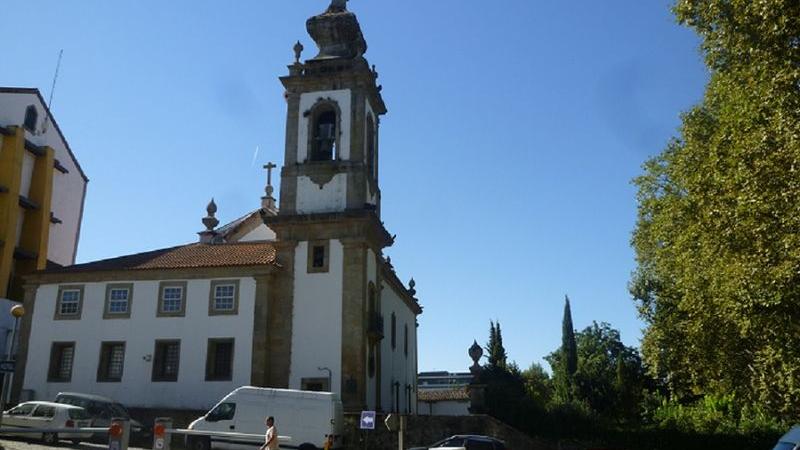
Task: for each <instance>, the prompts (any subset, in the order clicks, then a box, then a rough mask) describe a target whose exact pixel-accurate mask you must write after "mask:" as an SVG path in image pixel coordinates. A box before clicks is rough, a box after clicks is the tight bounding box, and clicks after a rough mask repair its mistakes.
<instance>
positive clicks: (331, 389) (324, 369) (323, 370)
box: [317, 367, 333, 392]
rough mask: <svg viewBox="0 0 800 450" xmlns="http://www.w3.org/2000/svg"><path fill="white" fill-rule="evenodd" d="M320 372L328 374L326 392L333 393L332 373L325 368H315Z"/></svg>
mask: <svg viewBox="0 0 800 450" xmlns="http://www.w3.org/2000/svg"><path fill="white" fill-rule="evenodd" d="M317 370H319V371H320V372H328V392H333V371H332V370H331V369H329V368H327V367H317Z"/></svg>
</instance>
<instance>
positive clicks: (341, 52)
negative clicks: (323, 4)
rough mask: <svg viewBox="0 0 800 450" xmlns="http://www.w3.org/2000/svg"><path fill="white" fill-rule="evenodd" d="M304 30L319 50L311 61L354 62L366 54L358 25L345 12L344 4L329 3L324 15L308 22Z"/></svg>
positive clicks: (339, 0)
mask: <svg viewBox="0 0 800 450" xmlns="http://www.w3.org/2000/svg"><path fill="white" fill-rule="evenodd" d="M306 29H307V30H308V34H309V35H310V36H311V38H312V39H314V42H315V43H316V44H317V47H319V54H318V55H317V56H315V57H314V58H313V59H312V60H311V61H315V60H325V59H335V58H344V59H355V58H359V57H361V56H363V55H364V53H366V52H367V41H366V40H364V35H363V34H362V33H361V25H359V23H358V19H356V15H355V14H353V13H351V12H349V11H348V10H347V0H333V1H332V2H331V4H330V6H328V9H327V10H325V12H324V13H322V14H319V15H316V16H314V17H311V18H310V19H308V21H307V22H306Z"/></svg>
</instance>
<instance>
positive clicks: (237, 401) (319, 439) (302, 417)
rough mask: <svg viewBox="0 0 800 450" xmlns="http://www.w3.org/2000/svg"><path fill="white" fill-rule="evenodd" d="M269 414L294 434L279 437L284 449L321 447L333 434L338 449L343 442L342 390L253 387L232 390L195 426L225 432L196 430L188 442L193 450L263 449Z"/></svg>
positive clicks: (280, 429) (282, 428) (193, 426)
mask: <svg viewBox="0 0 800 450" xmlns="http://www.w3.org/2000/svg"><path fill="white" fill-rule="evenodd" d="M268 416H273V417H275V428H276V429H277V430H278V435H279V436H280V437H281V438H283V437H288V438H289V439H281V440H279V443H280V447H281V448H282V449H283V448H285V449H299V450H315V449H320V448H323V446H324V445H325V441H326V439H328V437H329V436H331V437H332V439H333V446H332V448H341V447H342V434H343V433H342V432H343V431H344V410H343V408H342V402H341V400H339V396H338V395H337V394H332V393H329V392H309V391H295V390H289V389H270V388H256V387H249V386H246V387H240V388H238V389H236V390H235V391H233V392H231V393H230V394H228V395H226V396H225V397H224V398H223V399H222V400H221V401H220V402H219V403H217V405H216V406H214V408H212V409H211V411H209V412H208V413H207V414H206V415H205V416H203V417H201V418H199V419H197V420H195V421H194V422H192V423H191V424H190V425H189V429H190V430H192V431H209V432H212V433H213V432H216V433H220V434H218V435H214V434H210V435H209V436H191V435H190V436H187V438H186V445H187V447H188V448H189V449H190V450H209V449H210V448H222V449H231V450H240V449H241V450H257V449H258V447H260V446H261V445H263V444H264V434H265V433H266V431H267V430H266V426H265V425H264V420H265V419H266V418H267V417H268ZM240 435H251V436H240Z"/></svg>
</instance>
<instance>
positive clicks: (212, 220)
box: [203, 198, 219, 231]
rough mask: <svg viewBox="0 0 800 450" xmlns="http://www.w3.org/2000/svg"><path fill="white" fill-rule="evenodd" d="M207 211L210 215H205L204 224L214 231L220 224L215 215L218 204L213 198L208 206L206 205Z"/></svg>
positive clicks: (207, 228)
mask: <svg viewBox="0 0 800 450" xmlns="http://www.w3.org/2000/svg"><path fill="white" fill-rule="evenodd" d="M206 212H207V213H208V215H207V216H206V217H203V225H205V226H206V230H208V231H214V228H216V227H217V225H219V220H217V218H216V217H214V215H215V214H216V213H217V204H216V203H214V199H213V198H212V199H211V202H209V203H208V206H206Z"/></svg>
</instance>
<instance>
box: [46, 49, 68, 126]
mask: <svg viewBox="0 0 800 450" xmlns="http://www.w3.org/2000/svg"><path fill="white" fill-rule="evenodd" d="M62 56H64V49H63V48H62V49H61V50H60V51H59V52H58V63H56V73H55V75H53V86H52V87H51V88H50V98H49V99H48V100H47V116H46V117H45V118H44V125H42V134H45V133H47V125H48V123H49V122H50V111H51V108H52V107H53V94H54V93H55V91H56V82H57V81H58V70H59V69H60V68H61V57H62Z"/></svg>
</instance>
